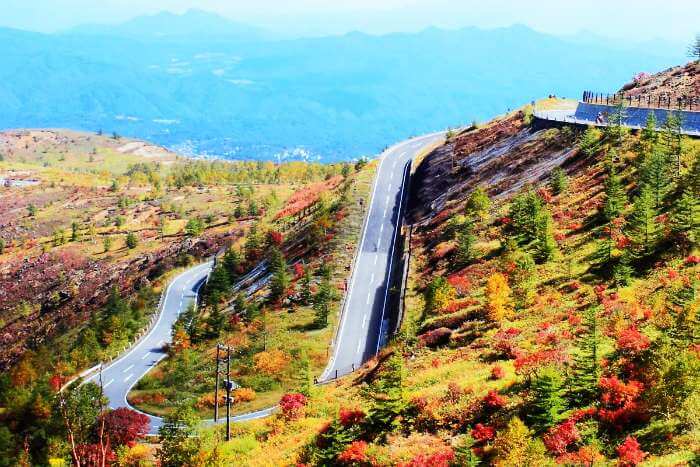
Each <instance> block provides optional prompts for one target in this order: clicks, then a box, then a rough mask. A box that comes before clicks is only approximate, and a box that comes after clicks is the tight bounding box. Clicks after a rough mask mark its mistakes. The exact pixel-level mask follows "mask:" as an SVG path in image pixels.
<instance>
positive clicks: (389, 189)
mask: <svg viewBox="0 0 700 467" xmlns="http://www.w3.org/2000/svg"><path fill="white" fill-rule="evenodd" d="M387 191H391V183H390V184H389V188H388V189H387Z"/></svg>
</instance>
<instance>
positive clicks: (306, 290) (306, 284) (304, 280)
mask: <svg viewBox="0 0 700 467" xmlns="http://www.w3.org/2000/svg"><path fill="white" fill-rule="evenodd" d="M299 285H300V286H301V292H300V295H301V302H302V303H303V304H304V305H310V304H311V300H312V298H313V297H312V295H311V268H310V267H308V266H307V267H305V268H304V275H303V276H301V279H300V280H299Z"/></svg>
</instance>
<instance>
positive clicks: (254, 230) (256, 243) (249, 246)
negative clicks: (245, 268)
mask: <svg viewBox="0 0 700 467" xmlns="http://www.w3.org/2000/svg"><path fill="white" fill-rule="evenodd" d="M261 245H262V239H261V238H260V234H259V233H258V226H257V225H253V226H251V228H250V230H249V231H248V235H246V240H245V256H246V259H247V260H249V261H253V260H256V259H257V258H258V255H259V254H260V247H261Z"/></svg>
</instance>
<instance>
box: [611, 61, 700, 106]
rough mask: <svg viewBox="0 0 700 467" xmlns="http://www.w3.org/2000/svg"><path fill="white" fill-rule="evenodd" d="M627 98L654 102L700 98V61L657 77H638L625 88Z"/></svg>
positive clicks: (659, 74) (641, 75) (658, 74)
mask: <svg viewBox="0 0 700 467" xmlns="http://www.w3.org/2000/svg"><path fill="white" fill-rule="evenodd" d="M622 91H624V92H625V95H626V96H633V97H634V96H639V95H641V96H645V97H646V96H649V97H651V99H652V101H653V100H655V99H656V98H658V97H662V98H666V97H670V98H671V101H672V102H675V101H676V99H677V98H683V97H686V98H687V97H690V96H694V97H695V98H696V99H697V98H698V97H700V61H695V62H690V63H688V64H687V65H684V66H676V67H673V68H669V69H668V70H666V71H663V72H661V73H657V74H655V75H646V74H640V75H638V76H637V77H636V78H635V80H634V81H632V82H630V83H628V84H626V85H625V86H623V88H622Z"/></svg>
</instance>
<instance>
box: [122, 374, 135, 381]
mask: <svg viewBox="0 0 700 467" xmlns="http://www.w3.org/2000/svg"><path fill="white" fill-rule="evenodd" d="M132 376H134V374H133V373H131V374H129V376H127V377H126V378H124V382H125V383H126V382H127V381H129V380H130V379H131V377H132Z"/></svg>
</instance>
